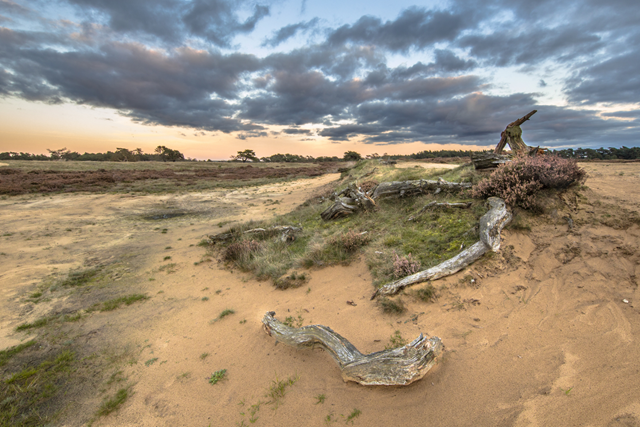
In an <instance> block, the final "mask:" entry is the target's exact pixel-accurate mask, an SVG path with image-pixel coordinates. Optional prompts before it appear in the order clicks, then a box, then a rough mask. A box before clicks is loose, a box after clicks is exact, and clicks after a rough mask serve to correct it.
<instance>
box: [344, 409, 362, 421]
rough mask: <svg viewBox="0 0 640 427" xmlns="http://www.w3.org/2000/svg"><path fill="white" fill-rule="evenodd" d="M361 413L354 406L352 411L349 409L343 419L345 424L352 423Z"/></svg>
mask: <svg viewBox="0 0 640 427" xmlns="http://www.w3.org/2000/svg"><path fill="white" fill-rule="evenodd" d="M361 414H362V411H361V410H360V409H356V408H354V409H353V411H351V413H350V414H349V415H348V416H347V420H346V421H345V424H349V423H351V424H352V425H353V420H355V419H356V418H358V417H359V416H360V415H361Z"/></svg>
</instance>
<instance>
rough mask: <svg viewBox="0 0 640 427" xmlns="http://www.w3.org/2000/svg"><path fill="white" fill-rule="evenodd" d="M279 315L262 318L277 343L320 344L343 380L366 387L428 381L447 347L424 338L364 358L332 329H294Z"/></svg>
mask: <svg viewBox="0 0 640 427" xmlns="http://www.w3.org/2000/svg"><path fill="white" fill-rule="evenodd" d="M274 316H275V312H273V311H270V312H267V313H266V314H265V315H264V317H263V318H262V324H263V328H264V331H265V332H266V333H267V334H268V335H269V336H271V337H273V338H275V339H276V341H278V342H282V343H285V344H288V345H291V346H294V347H304V346H310V345H313V344H320V345H321V346H322V347H324V348H325V349H326V350H327V351H328V352H329V354H331V356H332V357H333V359H334V360H335V361H336V363H337V364H338V366H339V367H340V369H341V370H342V379H343V380H344V381H345V382H346V381H355V382H357V383H359V384H362V385H407V384H411V383H412V382H414V381H417V380H419V379H421V378H422V377H424V375H425V374H426V373H427V371H429V369H431V367H433V365H435V363H436V358H437V357H438V356H439V355H440V354H441V353H442V351H443V349H444V346H443V345H442V341H441V340H440V338H438V337H431V338H429V339H427V338H426V337H424V336H423V335H422V334H420V336H419V337H418V338H416V339H415V340H413V341H412V342H411V343H409V344H407V345H405V346H404V347H400V348H394V349H390V350H384V351H378V352H375V353H371V354H362V353H360V352H359V351H358V349H357V348H355V346H354V345H353V344H351V343H350V342H349V341H348V340H347V339H346V338H344V337H342V336H341V335H340V334H338V333H336V332H334V331H333V330H331V328H329V327H327V326H322V325H309V326H303V327H301V328H293V327H290V326H287V325H285V324H284V323H282V322H280V321H279V320H277V319H276V318H275V317H274Z"/></svg>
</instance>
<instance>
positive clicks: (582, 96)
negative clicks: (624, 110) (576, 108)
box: [565, 50, 640, 104]
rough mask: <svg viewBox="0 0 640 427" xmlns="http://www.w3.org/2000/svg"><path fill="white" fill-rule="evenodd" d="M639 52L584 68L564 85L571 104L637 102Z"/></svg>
mask: <svg viewBox="0 0 640 427" xmlns="http://www.w3.org/2000/svg"><path fill="white" fill-rule="evenodd" d="M638 70H640V52H638V50H633V51H631V52H627V53H624V54H622V55H618V56H616V57H613V58H610V59H608V60H606V61H602V62H600V63H597V64H594V65H592V66H590V67H587V68H585V69H583V70H581V71H580V72H578V73H577V74H576V76H575V77H574V78H572V79H570V80H569V81H568V82H567V85H566V86H565V90H566V93H567V94H568V99H569V101H570V102H574V103H578V104H594V103H598V102H603V103H616V102H619V103H632V104H637V103H638V102H640V98H639V97H638V94H640V73H639V72H638Z"/></svg>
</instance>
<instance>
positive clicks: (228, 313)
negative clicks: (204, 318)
mask: <svg viewBox="0 0 640 427" xmlns="http://www.w3.org/2000/svg"><path fill="white" fill-rule="evenodd" d="M234 313H235V311H233V310H231V309H229V308H227V309H226V310H223V311H222V313H220V315H219V316H218V319H222V318H225V317H227V316H229V315H231V314H234Z"/></svg>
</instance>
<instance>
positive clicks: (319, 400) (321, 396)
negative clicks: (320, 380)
mask: <svg viewBox="0 0 640 427" xmlns="http://www.w3.org/2000/svg"><path fill="white" fill-rule="evenodd" d="M326 398H327V397H326V396H325V395H324V394H319V395H317V396H316V405H319V404H321V403H324V400H325V399H326Z"/></svg>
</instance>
